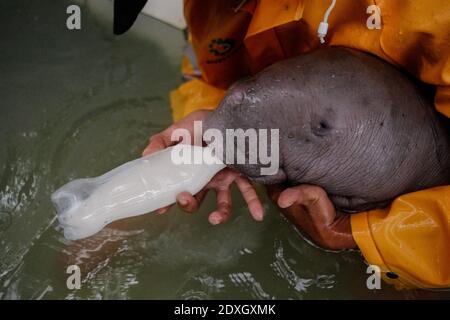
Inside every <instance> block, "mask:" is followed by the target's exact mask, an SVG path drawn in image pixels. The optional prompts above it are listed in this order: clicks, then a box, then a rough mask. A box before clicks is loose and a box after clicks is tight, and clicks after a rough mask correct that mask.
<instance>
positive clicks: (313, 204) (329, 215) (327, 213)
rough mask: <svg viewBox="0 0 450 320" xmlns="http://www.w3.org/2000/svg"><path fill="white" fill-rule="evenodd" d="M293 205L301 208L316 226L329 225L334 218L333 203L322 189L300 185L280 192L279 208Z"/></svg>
mask: <svg viewBox="0 0 450 320" xmlns="http://www.w3.org/2000/svg"><path fill="white" fill-rule="evenodd" d="M293 204H297V205H300V206H302V207H303V208H304V209H305V212H306V213H308V215H309V217H310V219H311V220H312V221H314V223H316V224H322V225H326V226H328V225H330V224H332V223H333V221H334V219H335V217H336V211H335V209H334V206H333V203H332V202H331V200H330V199H329V198H328V195H327V193H326V192H325V190H324V189H322V188H320V187H318V186H312V185H300V186H297V187H294V188H289V189H286V190H284V191H283V192H281V194H280V197H279V198H278V205H279V206H280V208H289V207H290V206H292V205H293Z"/></svg>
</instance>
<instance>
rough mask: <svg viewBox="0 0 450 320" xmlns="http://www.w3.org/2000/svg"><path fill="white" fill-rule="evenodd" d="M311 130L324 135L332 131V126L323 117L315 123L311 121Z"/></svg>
mask: <svg viewBox="0 0 450 320" xmlns="http://www.w3.org/2000/svg"><path fill="white" fill-rule="evenodd" d="M311 131H312V133H313V134H314V135H316V136H319V137H323V136H325V135H326V134H328V133H329V132H330V131H331V126H330V125H329V123H328V121H326V120H324V119H321V120H319V121H316V122H314V123H311Z"/></svg>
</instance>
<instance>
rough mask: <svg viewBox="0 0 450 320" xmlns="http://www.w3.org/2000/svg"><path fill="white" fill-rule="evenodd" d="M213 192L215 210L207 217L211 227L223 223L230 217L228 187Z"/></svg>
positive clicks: (229, 193)
mask: <svg viewBox="0 0 450 320" xmlns="http://www.w3.org/2000/svg"><path fill="white" fill-rule="evenodd" d="M215 190H216V193H217V210H216V211H214V212H212V213H211V214H210V215H209V217H208V220H209V222H210V223H211V224H213V225H216V224H219V223H223V222H225V221H227V220H228V219H229V218H230V216H231V192H230V189H229V187H228V188H223V189H215Z"/></svg>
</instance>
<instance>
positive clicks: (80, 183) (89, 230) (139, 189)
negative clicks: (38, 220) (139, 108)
mask: <svg viewBox="0 0 450 320" xmlns="http://www.w3.org/2000/svg"><path fill="white" fill-rule="evenodd" d="M199 155H200V158H199ZM181 156H183V157H181ZM194 156H195V157H194ZM224 167H225V165H224V164H223V163H222V162H221V161H220V160H218V159H217V158H215V157H214V155H213V154H212V152H211V150H210V149H209V148H207V147H206V148H203V147H198V146H191V145H182V144H179V145H176V146H174V147H170V148H167V149H164V150H162V151H159V152H157V153H154V154H152V155H150V156H146V157H143V158H139V159H136V160H133V161H130V162H128V163H125V164H123V165H121V166H119V167H117V168H115V169H113V170H111V171H109V172H107V173H105V174H104V175H102V176H99V177H96V178H87V179H78V180H74V181H71V182H69V183H68V184H66V185H64V186H63V187H61V188H59V189H58V190H56V191H55V192H54V193H53V194H52V196H51V199H52V202H53V204H54V206H55V208H56V211H57V214H58V220H59V222H60V224H61V226H62V227H63V228H64V236H65V237H66V238H67V239H70V240H78V239H82V238H86V237H89V236H91V235H93V234H95V233H97V232H99V231H100V230H101V229H103V227H105V226H106V225H107V224H109V223H111V222H113V221H116V220H119V219H123V218H128V217H132V216H137V215H141V214H145V213H148V212H152V211H154V210H156V209H158V208H161V207H165V206H168V205H170V204H172V203H175V202H176V196H177V195H178V194H179V193H180V192H182V191H188V192H190V193H191V194H195V193H197V192H199V191H200V190H201V189H202V188H203V187H204V186H205V185H206V184H207V183H208V182H209V181H210V180H211V178H212V177H213V176H214V175H215V174H216V173H217V172H218V171H220V170H221V169H223V168H224Z"/></svg>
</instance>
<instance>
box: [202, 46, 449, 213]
mask: <svg viewBox="0 0 450 320" xmlns="http://www.w3.org/2000/svg"><path fill="white" fill-rule="evenodd" d="M444 121H447V120H444V117H442V118H441V116H440V115H438V113H437V112H436V111H435V109H434V107H433V104H432V100H430V99H429V97H428V96H427V95H426V94H425V93H424V92H422V91H421V89H420V88H419V87H418V86H417V84H416V83H415V82H414V81H412V80H411V79H410V78H408V77H407V76H406V75H404V74H403V73H402V72H400V71H399V70H397V69H396V68H395V67H393V66H391V65H390V64H388V63H386V62H384V61H382V60H381V59H379V58H377V57H374V56H371V55H369V54H366V53H362V52H359V51H355V50H350V49H344V48H327V49H321V50H317V51H314V52H313V53H309V54H304V55H300V56H297V57H295V58H292V59H288V60H284V61H281V62H278V63H276V64H273V65H271V66H270V67H268V68H266V69H264V70H263V71H262V72H260V73H258V74H257V75H255V76H253V77H250V78H247V79H243V80H240V81H238V82H237V83H235V84H234V85H233V86H232V87H231V88H230V89H229V90H228V92H227V94H226V95H225V97H224V99H223V100H222V101H221V103H220V105H219V107H218V109H217V110H216V111H214V112H213V113H212V114H211V115H210V116H209V117H208V118H207V119H206V120H205V124H204V128H205V129H209V128H215V129H218V130H220V131H221V132H222V133H223V134H224V136H225V130H226V129H237V128H241V129H244V130H246V129H249V128H254V129H261V128H265V129H279V130H280V131H279V137H280V140H279V141H280V143H279V148H280V168H279V170H278V172H277V174H275V175H270V176H261V174H260V170H259V169H260V167H261V165H258V164H256V165H249V164H248V161H246V163H247V164H244V165H231V167H233V168H235V169H236V170H238V171H240V172H241V173H242V174H244V175H246V176H247V177H249V178H250V179H251V180H254V181H256V182H260V183H263V184H275V183H285V184H287V185H290V186H293V185H298V184H313V185H318V186H321V187H322V188H324V189H325V190H326V191H327V193H328V195H329V197H330V199H331V200H332V202H333V203H334V205H335V206H336V207H337V209H339V210H343V211H347V212H357V211H362V210H368V209H373V208H380V207H384V206H385V205H387V204H388V203H389V202H390V201H391V200H392V199H393V198H395V197H396V196H398V195H401V194H405V193H409V192H413V191H417V190H421V189H426V188H430V187H434V186H439V185H446V184H449V183H450V143H449V131H448V124H445V123H444ZM252 147H253V148H254V147H255V146H252ZM247 151H248V150H247ZM247 156H248V155H247ZM246 160H248V159H246Z"/></svg>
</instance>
